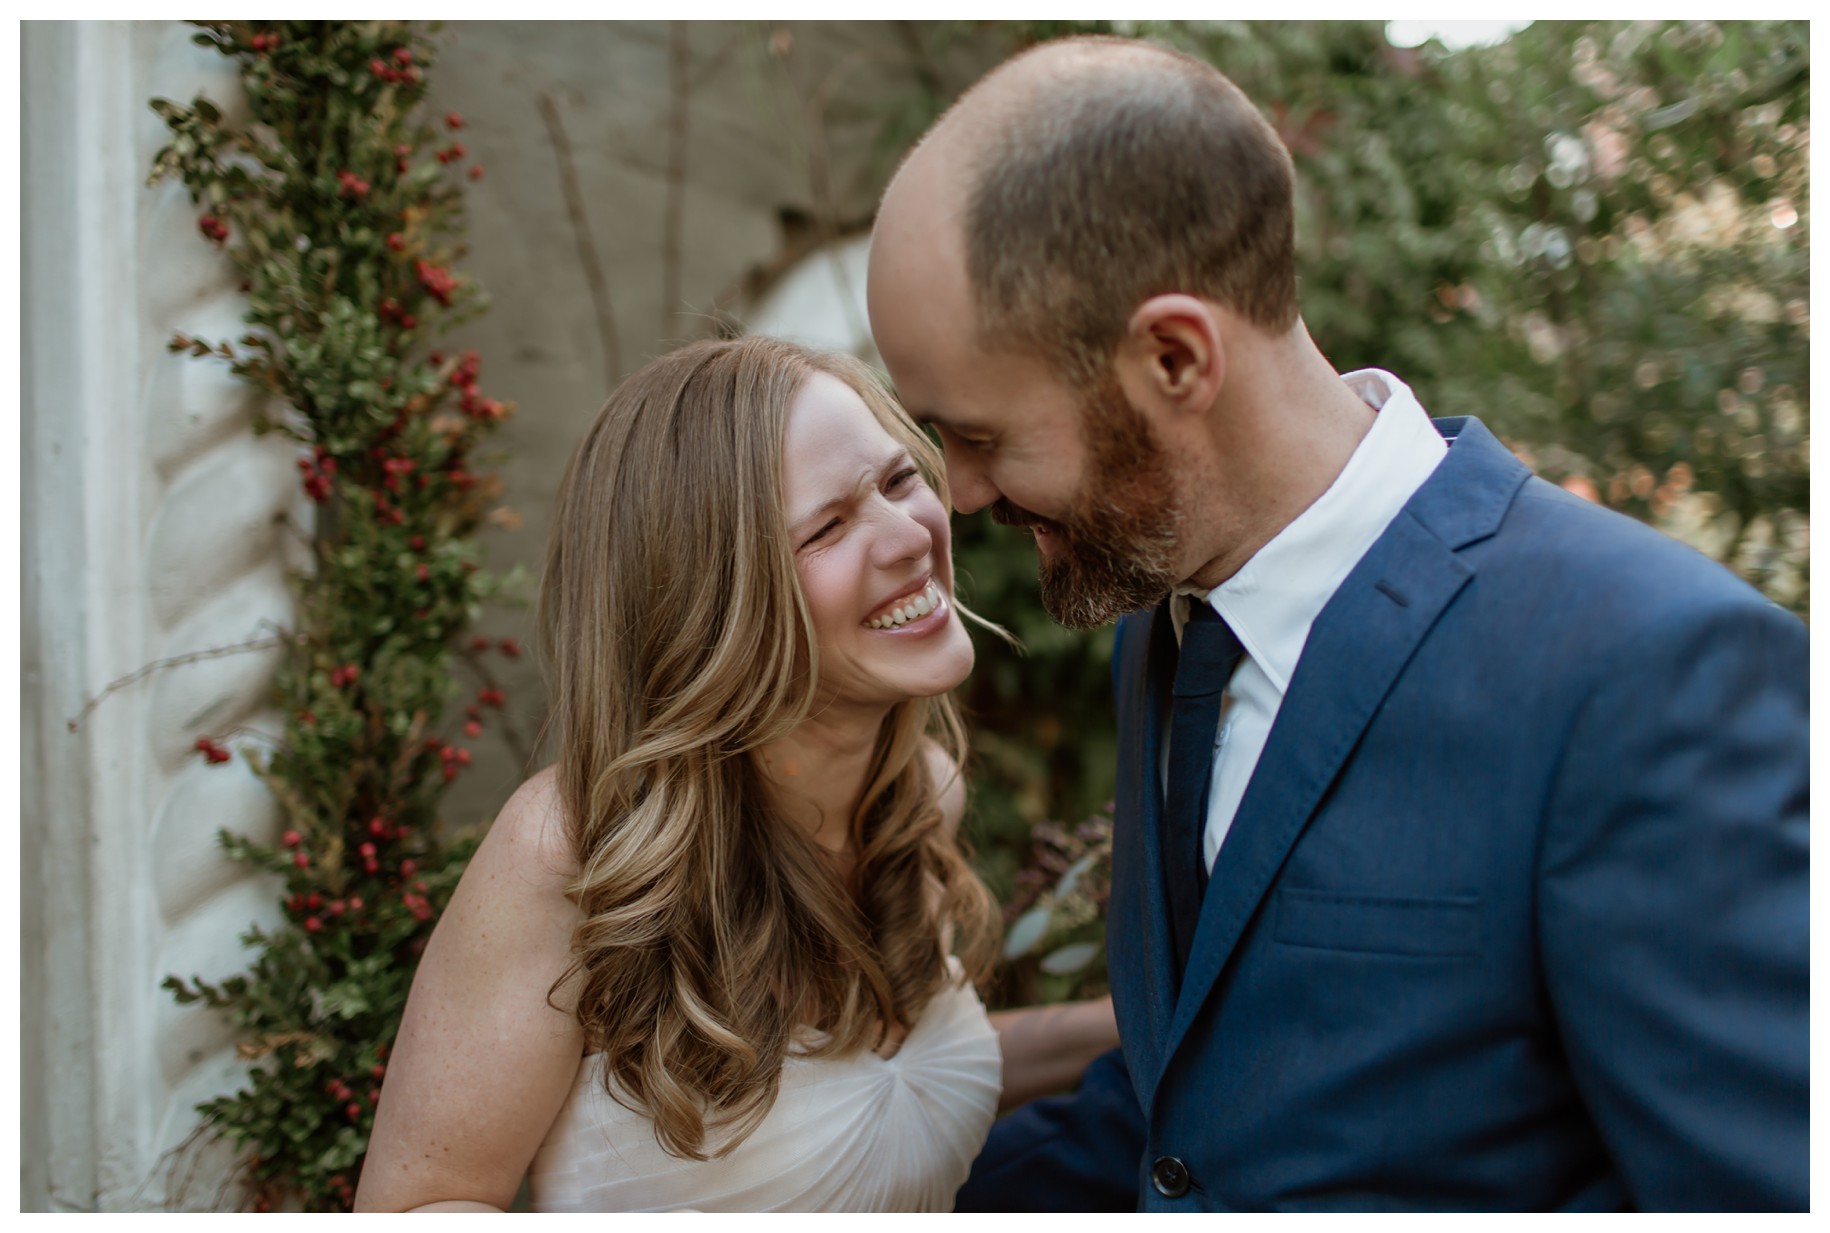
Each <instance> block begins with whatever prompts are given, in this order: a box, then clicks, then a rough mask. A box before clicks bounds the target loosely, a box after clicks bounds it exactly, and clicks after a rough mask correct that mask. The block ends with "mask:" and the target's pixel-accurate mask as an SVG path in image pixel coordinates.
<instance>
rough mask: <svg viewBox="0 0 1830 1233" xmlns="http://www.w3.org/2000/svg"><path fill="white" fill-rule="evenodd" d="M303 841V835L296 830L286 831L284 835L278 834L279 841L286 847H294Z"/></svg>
mask: <svg viewBox="0 0 1830 1233" xmlns="http://www.w3.org/2000/svg"><path fill="white" fill-rule="evenodd" d="M304 842H305V837H304V836H303V835H301V834H299V833H298V832H297V831H287V832H286V833H285V834H284V835H281V836H280V843H281V844H282V845H284V846H285V847H288V848H296V847H298V846H299V845H300V844H301V843H304Z"/></svg>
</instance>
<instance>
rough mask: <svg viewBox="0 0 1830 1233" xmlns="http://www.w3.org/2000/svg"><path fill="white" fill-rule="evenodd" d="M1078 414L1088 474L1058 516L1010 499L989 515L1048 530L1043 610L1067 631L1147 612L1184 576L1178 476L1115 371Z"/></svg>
mask: <svg viewBox="0 0 1830 1233" xmlns="http://www.w3.org/2000/svg"><path fill="white" fill-rule="evenodd" d="M1082 414H1083V416H1084V419H1083V420H1082V423H1083V424H1084V425H1085V432H1084V436H1085V440H1086V444H1087V460H1088V462H1087V468H1086V478H1085V480H1084V482H1083V484H1082V486H1081V490H1080V492H1079V493H1077V494H1075V497H1074V500H1073V504H1072V505H1071V506H1070V507H1069V509H1068V511H1067V513H1066V514H1064V515H1063V516H1062V518H1061V520H1060V521H1059V522H1057V521H1053V520H1050V519H1047V518H1043V517H1041V516H1039V515H1036V514H1032V513H1030V512H1029V511H1028V510H1026V509H1023V508H1022V507H1021V506H1018V505H1015V504H1012V503H1011V502H1010V501H1008V500H1004V499H1000V500H998V501H997V502H996V503H995V504H994V505H993V506H992V507H991V516H992V518H993V519H994V520H995V521H998V522H1001V523H1004V524H1005V525H1006V526H1031V527H1034V526H1039V527H1042V528H1044V529H1045V530H1047V531H1048V533H1049V536H1050V538H1051V539H1053V541H1054V547H1055V551H1054V553H1052V554H1044V553H1042V551H1041V549H1040V548H1039V547H1038V549H1037V558H1038V572H1039V574H1040V577H1041V581H1042V607H1043V608H1044V609H1045V610H1046V611H1047V612H1048V614H1049V616H1050V617H1052V618H1053V619H1054V621H1055V623H1056V624H1057V625H1064V626H1066V627H1067V628H1069V629H1092V628H1094V627H1095V626H1098V625H1104V624H1105V623H1106V622H1107V621H1112V620H1116V619H1117V618H1118V617H1120V616H1123V615H1124V614H1125V613H1127V612H1136V611H1138V610H1140V609H1142V608H1147V607H1149V606H1150V605H1152V604H1154V603H1156V602H1157V601H1158V600H1160V599H1162V598H1163V597H1164V596H1165V595H1167V594H1169V591H1170V588H1172V587H1173V586H1175V584H1176V583H1177V582H1178V581H1179V578H1178V576H1177V570H1176V566H1175V549H1176V541H1177V539H1178V536H1179V532H1180V530H1181V524H1182V518H1181V510H1180V508H1179V507H1178V506H1177V504H1176V499H1175V495H1174V494H1175V476H1174V474H1173V473H1172V472H1171V470H1170V468H1169V463H1168V460H1167V458H1166V457H1165V456H1164V455H1163V453H1162V452H1161V451H1160V450H1158V449H1157V447H1156V443H1155V442H1154V441H1153V440H1151V437H1150V427H1149V424H1148V423H1147V422H1146V421H1145V420H1144V417H1143V416H1141V415H1139V414H1138V413H1137V411H1136V410H1134V409H1133V408H1132V406H1131V404H1130V402H1129V401H1128V400H1127V399H1126V398H1125V396H1124V393H1123V391H1122V390H1120V388H1119V387H1118V383H1117V381H1116V380H1113V379H1112V378H1110V376H1108V377H1107V378H1106V379H1105V380H1103V381H1101V382H1100V385H1099V388H1098V389H1096V390H1095V391H1094V393H1093V396H1092V398H1091V400H1090V402H1089V405H1088V406H1087V407H1085V408H1084V409H1083V412H1082Z"/></svg>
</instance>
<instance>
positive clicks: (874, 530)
mask: <svg viewBox="0 0 1830 1233" xmlns="http://www.w3.org/2000/svg"><path fill="white" fill-rule="evenodd" d="M782 455H783V456H782V485H783V497H784V500H785V504H786V508H787V521H788V534H789V538H790V543H791V544H792V546H793V548H794V559H795V565H796V568H797V570H798V571H799V573H800V577H801V588H802V590H803V591H804V592H805V594H806V596H807V607H808V610H809V611H810V612H811V613H812V615H813V628H814V636H815V637H816V638H817V639H818V640H819V648H820V697H819V705H821V706H830V705H832V704H834V703H841V704H843V703H850V704H861V705H867V706H868V705H879V704H881V705H890V704H894V703H897V702H901V701H904V700H906V699H908V698H913V697H929V696H932V695H934V694H940V693H945V692H946V691H947V690H949V689H952V688H953V687H954V686H955V685H958V684H959V683H960V682H961V681H963V680H965V679H966V674H967V673H968V672H970V671H971V670H972V641H971V639H970V638H968V637H967V635H966V630H965V627H964V625H963V624H962V623H961V621H960V619H959V614H958V613H957V612H956V611H955V610H954V607H953V557H952V551H951V548H952V540H951V538H950V537H949V534H948V530H947V511H946V509H945V507H944V506H942V504H941V502H940V498H939V497H938V496H936V495H935V493H934V490H933V489H931V488H929V487H928V485H927V484H926V483H925V482H924V481H923V480H922V478H921V473H920V472H919V471H917V470H916V468H915V463H914V460H913V459H911V458H910V457H909V453H908V451H907V449H905V448H904V447H903V445H902V443H901V442H899V441H897V440H896V438H894V437H892V436H891V435H890V434H889V433H888V432H887V431H885V430H884V428H883V426H882V425H881V424H879V423H878V422H877V419H876V417H875V416H873V415H872V414H871V412H870V408H869V407H867V406H865V405H864V400H863V399H862V398H860V397H858V395H857V393H856V392H855V391H854V390H853V389H852V388H851V387H850V386H848V385H846V384H845V383H844V382H843V381H841V380H839V379H838V378H837V377H833V376H830V375H828V374H826V373H821V372H816V373H815V374H813V375H812V376H811V377H809V378H808V379H807V382H806V384H804V385H802V386H801V389H800V392H799V393H797V394H796V395H795V397H794V402H793V403H792V404H791V405H790V406H789V408H788V425H787V433H786V437H785V440H784V441H783V445H782Z"/></svg>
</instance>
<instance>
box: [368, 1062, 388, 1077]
mask: <svg viewBox="0 0 1830 1233" xmlns="http://www.w3.org/2000/svg"><path fill="white" fill-rule="evenodd" d="M387 1073H388V1068H387V1067H386V1066H383V1065H382V1064H381V1063H380V1062H376V1063H375V1064H374V1065H373V1066H371V1067H369V1077H370V1078H371V1079H379V1078H381V1077H382V1076H384V1075H386V1074H387Z"/></svg>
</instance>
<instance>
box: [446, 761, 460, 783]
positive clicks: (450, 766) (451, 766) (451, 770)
mask: <svg viewBox="0 0 1830 1233" xmlns="http://www.w3.org/2000/svg"><path fill="white" fill-rule="evenodd" d="M457 777H458V768H457V764H456V763H454V762H447V763H445V782H446V783H450V782H451V781H452V780H454V779H456V778H457Z"/></svg>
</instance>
